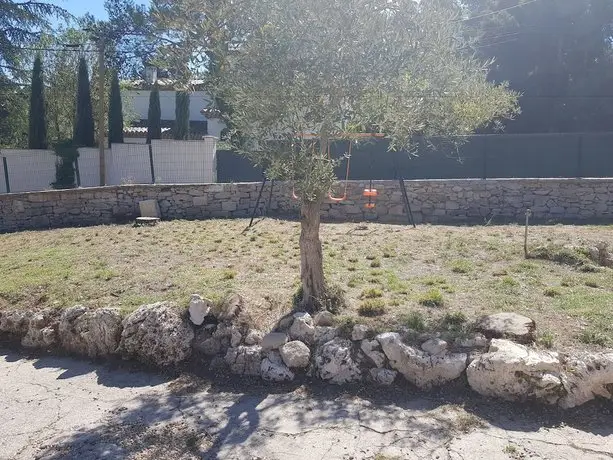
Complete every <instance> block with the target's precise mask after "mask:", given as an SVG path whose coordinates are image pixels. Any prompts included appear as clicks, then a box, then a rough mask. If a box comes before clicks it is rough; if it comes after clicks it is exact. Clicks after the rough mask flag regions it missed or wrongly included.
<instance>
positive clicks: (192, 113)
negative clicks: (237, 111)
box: [122, 79, 225, 143]
mask: <svg viewBox="0 0 613 460" xmlns="http://www.w3.org/2000/svg"><path fill="white" fill-rule="evenodd" d="M192 83H193V84H192V86H193V87H194V88H195V89H196V90H195V91H192V92H190V105H189V123H190V139H201V138H202V136H207V135H208V136H215V137H220V135H221V132H222V130H223V129H224V128H225V125H224V124H223V123H221V122H220V121H219V120H217V119H207V118H206V117H205V116H204V115H203V109H204V108H206V107H208V106H209V104H210V103H211V98H210V96H209V95H208V94H207V93H206V92H204V91H201V90H198V86H199V85H198V82H192ZM123 86H124V87H127V89H125V90H123V91H122V100H123V105H124V111H125V112H126V113H127V114H128V115H129V118H132V119H133V120H134V121H132V122H131V126H130V127H127V128H125V129H124V142H126V143H144V142H145V141H146V138H147V117H148V112H149V96H150V94H151V90H150V89H149V85H147V84H145V83H144V82H143V81H135V82H128V83H124V84H123ZM158 86H159V88H160V108H161V112H162V138H163V139H172V138H173V136H174V135H173V129H174V125H175V100H176V99H175V98H176V91H175V89H174V87H173V82H172V80H169V79H160V80H158Z"/></svg>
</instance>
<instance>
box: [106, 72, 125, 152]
mask: <svg viewBox="0 0 613 460" xmlns="http://www.w3.org/2000/svg"><path fill="white" fill-rule="evenodd" d="M121 143H123V107H122V103H121V90H120V89H119V76H118V75H117V72H113V79H112V80H111V94H110V96H109V147H110V146H111V144H121Z"/></svg>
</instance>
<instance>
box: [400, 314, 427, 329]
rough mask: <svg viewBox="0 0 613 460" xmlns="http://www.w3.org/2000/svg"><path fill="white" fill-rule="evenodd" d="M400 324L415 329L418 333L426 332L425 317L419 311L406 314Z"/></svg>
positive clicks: (402, 316) (401, 318) (401, 317)
mask: <svg viewBox="0 0 613 460" xmlns="http://www.w3.org/2000/svg"><path fill="white" fill-rule="evenodd" d="M399 319H400V322H401V323H402V324H404V325H405V326H407V327H409V328H411V329H413V330H414V331H417V332H423V331H425V330H426V320H425V319H424V315H422V314H421V313H420V312H418V311H411V312H409V313H405V314H402V315H400V318H399Z"/></svg>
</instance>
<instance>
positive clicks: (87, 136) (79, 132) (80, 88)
mask: <svg viewBox="0 0 613 460" xmlns="http://www.w3.org/2000/svg"><path fill="white" fill-rule="evenodd" d="M74 144H75V145H76V146H78V147H94V146H95V145H96V141H95V134H94V115H93V112H92V97H91V92H90V88H89V72H88V70H87V62H85V58H81V59H80V60H79V80H78V83H77V110H76V116H75V129H74Z"/></svg>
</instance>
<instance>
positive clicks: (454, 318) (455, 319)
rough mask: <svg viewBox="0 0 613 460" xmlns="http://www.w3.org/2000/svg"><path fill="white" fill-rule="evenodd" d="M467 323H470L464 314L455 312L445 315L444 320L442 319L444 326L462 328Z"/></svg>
mask: <svg viewBox="0 0 613 460" xmlns="http://www.w3.org/2000/svg"><path fill="white" fill-rule="evenodd" d="M467 321H468V318H467V317H466V315H465V314H464V313H463V312H461V311H455V312H450V313H445V316H443V319H442V324H443V325H444V326H462V325H463V324H464V323H466V322H467Z"/></svg>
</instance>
